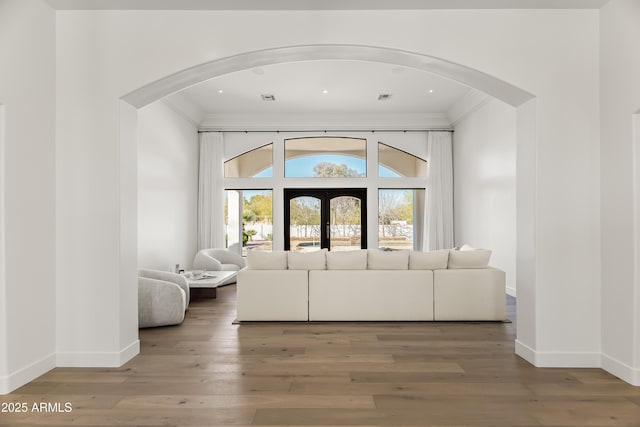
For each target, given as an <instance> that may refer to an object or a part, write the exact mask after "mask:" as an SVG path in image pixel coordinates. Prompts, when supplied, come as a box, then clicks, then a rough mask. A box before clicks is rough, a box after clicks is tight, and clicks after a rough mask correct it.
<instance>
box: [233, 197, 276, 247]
mask: <svg viewBox="0 0 640 427" xmlns="http://www.w3.org/2000/svg"><path fill="white" fill-rule="evenodd" d="M225 195H226V197H225V210H224V219H225V225H226V230H227V233H226V245H227V247H233V246H236V247H238V246H240V245H242V255H243V256H246V255H247V251H249V250H253V251H271V250H272V241H273V214H272V212H273V202H272V201H273V192H272V191H271V190H227V191H225Z"/></svg>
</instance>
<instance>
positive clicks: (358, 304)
mask: <svg viewBox="0 0 640 427" xmlns="http://www.w3.org/2000/svg"><path fill="white" fill-rule="evenodd" d="M463 249H464V247H463ZM490 255H491V251H488V250H441V251H433V252H414V251H380V250H375V249H370V250H359V251H349V252H346V251H345V252H327V251H326V250H323V251H317V252H308V253H297V252H284V251H276V252H249V254H248V257H247V268H245V269H243V270H241V271H240V272H239V273H238V276H237V283H238V285H237V320H238V321H434V320H436V321H438V320H441V321H450V320H466V321H485V320H490V321H503V320H505V301H506V300H505V273H504V271H501V270H498V269H495V268H492V267H489V266H488V262H489V257H490Z"/></svg>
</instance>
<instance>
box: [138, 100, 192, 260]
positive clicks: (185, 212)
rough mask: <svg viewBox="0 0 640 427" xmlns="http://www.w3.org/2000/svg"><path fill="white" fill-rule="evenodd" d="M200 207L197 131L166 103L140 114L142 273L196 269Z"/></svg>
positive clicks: (139, 223) (146, 109)
mask: <svg viewBox="0 0 640 427" xmlns="http://www.w3.org/2000/svg"><path fill="white" fill-rule="evenodd" d="M197 206H198V132H197V129H196V128H195V127H194V124H193V123H191V122H190V121H189V120H187V119H185V118H184V117H183V116H182V115H179V114H178V113H176V112H175V111H174V110H172V109H171V108H169V106H168V105H167V104H165V103H164V102H162V101H157V102H154V103H153V104H150V105H148V106H146V107H144V108H142V109H140V110H139V114H138V266H139V267H140V268H153V269H158V270H171V271H173V268H174V266H175V264H180V266H181V268H185V269H189V268H191V266H192V263H193V257H194V256H195V254H196V249H197V248H196V246H197V243H196V240H197V239H196V233H197Z"/></svg>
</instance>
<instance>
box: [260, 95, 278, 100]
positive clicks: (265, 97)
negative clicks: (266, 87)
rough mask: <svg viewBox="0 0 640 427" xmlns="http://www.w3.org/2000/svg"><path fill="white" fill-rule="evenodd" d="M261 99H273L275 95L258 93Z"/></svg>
mask: <svg viewBox="0 0 640 427" xmlns="http://www.w3.org/2000/svg"><path fill="white" fill-rule="evenodd" d="M260 96H261V97H262V100H263V101H275V100H276V96H275V95H272V94H266V95H260Z"/></svg>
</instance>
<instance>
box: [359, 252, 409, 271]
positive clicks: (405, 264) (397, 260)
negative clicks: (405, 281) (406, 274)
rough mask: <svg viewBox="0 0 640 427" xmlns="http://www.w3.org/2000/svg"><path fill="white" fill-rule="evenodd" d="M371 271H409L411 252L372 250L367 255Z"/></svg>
mask: <svg viewBox="0 0 640 427" xmlns="http://www.w3.org/2000/svg"><path fill="white" fill-rule="evenodd" d="M367 268H368V269H369V270H407V269H408V268H409V251H381V250H378V249H371V250H369V251H368V253H367Z"/></svg>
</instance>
